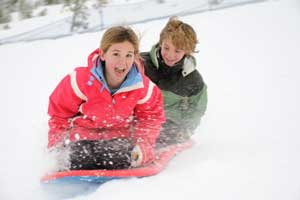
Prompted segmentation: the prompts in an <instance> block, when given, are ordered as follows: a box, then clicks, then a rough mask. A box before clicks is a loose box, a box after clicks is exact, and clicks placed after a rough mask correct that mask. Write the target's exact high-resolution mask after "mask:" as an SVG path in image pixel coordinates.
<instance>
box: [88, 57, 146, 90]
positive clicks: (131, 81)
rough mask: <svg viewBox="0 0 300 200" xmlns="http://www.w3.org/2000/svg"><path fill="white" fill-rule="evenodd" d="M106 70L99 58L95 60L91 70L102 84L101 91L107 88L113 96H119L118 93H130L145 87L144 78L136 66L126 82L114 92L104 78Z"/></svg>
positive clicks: (133, 66)
mask: <svg viewBox="0 0 300 200" xmlns="http://www.w3.org/2000/svg"><path fill="white" fill-rule="evenodd" d="M104 68H105V63H104V62H103V61H101V60H100V59H99V58H98V59H96V60H95V62H94V65H93V67H92V69H91V73H92V74H93V75H94V76H95V77H96V79H97V80H98V81H99V82H101V83H102V87H101V91H102V90H103V89H104V88H106V89H107V90H108V91H109V92H110V93H111V94H112V95H113V94H117V93H121V92H128V91H131V90H136V89H139V88H143V87H144V84H143V77H142V75H141V73H140V72H139V71H138V70H137V67H136V65H135V64H133V65H132V67H131V69H130V71H129V72H128V74H127V76H126V78H125V80H124V82H123V83H122V84H121V86H120V87H119V88H118V89H116V90H112V89H110V88H109V87H108V84H107V81H106V79H105V76H104Z"/></svg>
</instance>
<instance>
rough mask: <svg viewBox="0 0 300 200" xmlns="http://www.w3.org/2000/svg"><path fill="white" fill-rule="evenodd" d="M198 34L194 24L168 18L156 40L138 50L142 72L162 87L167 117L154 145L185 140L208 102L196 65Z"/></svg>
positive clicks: (192, 131) (194, 127)
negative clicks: (155, 42)
mask: <svg viewBox="0 0 300 200" xmlns="http://www.w3.org/2000/svg"><path fill="white" fill-rule="evenodd" d="M196 44H197V35H196V33H195V31H194V30H193V28H192V27H191V26H190V25H188V24H186V23H184V22H182V21H180V20H178V19H177V18H176V17H172V18H170V20H169V22H168V23H167V25H166V26H165V27H164V28H163V30H162V31H161V33H160V39H159V43H158V44H155V45H154V46H153V47H152V49H151V51H150V52H144V53H141V57H142V58H143V61H144V70H145V74H146V75H147V76H148V77H149V78H150V79H151V80H152V81H153V82H154V83H155V84H156V85H157V86H158V87H159V88H160V89H161V91H162V94H163V100H164V109H165V115H166V118H167V121H166V123H165V124H163V128H162V130H161V132H160V136H159V138H158V140H157V146H160V147H161V146H166V145H169V144H174V143H180V142H184V141H185V140H187V139H189V138H190V136H191V135H192V134H193V133H194V131H195V129H196V128H197V126H198V125H199V123H200V119H201V117H202V116H203V115H204V113H205V110H206V106H207V93H206V92H207V88H206V84H205V83H204V81H203V79H202V76H201V75H200V73H199V71H198V70H197V69H196V59H195V58H194V57H193V56H192V53H195V52H196V51H195V48H196Z"/></svg>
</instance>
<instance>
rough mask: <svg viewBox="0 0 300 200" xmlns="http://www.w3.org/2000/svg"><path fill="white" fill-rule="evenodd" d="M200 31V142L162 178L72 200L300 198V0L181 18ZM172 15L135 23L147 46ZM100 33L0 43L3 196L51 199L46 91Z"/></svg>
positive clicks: (120, 183)
mask: <svg viewBox="0 0 300 200" xmlns="http://www.w3.org/2000/svg"><path fill="white" fill-rule="evenodd" d="M181 19H182V20H184V21H185V22H187V23H190V24H191V25H193V26H194V27H195V29H196V31H197V33H198V36H199V45H198V50H199V53H198V54H196V55H195V56H196V57H197V60H198V66H199V67H198V68H199V70H200V72H201V73H202V75H203V77H204V79H205V81H206V83H207V85H208V97H209V100H208V110H207V113H206V115H205V117H204V118H203V120H202V124H201V125H200V127H199V129H198V130H197V133H196V135H195V136H194V140H195V141H196V145H195V146H194V147H193V148H192V149H190V150H187V151H185V152H183V153H181V154H179V155H178V156H177V157H176V158H174V159H173V160H172V161H171V162H170V163H169V165H168V167H167V169H166V170H164V171H163V172H162V173H160V174H159V175H157V176H153V177H148V178H141V179H137V178H133V179H127V180H114V181H111V182H108V183H106V184H104V185H101V186H100V187H96V188H94V189H93V191H92V192H90V193H88V194H85V195H84V196H75V197H73V198H71V199H74V200H75V199H76V200H80V199H82V200H83V199H84V200H99V199H105V200H110V199H114V200H115V199H120V198H122V199H123V200H127V199H128V200H132V199H143V200H148V199H149V200H150V199H151V200H153V199H172V200H177V199H178V200H179V199H180V200H182V199H197V200H198V199H207V200H209V199H212V200H221V199H224V200H225V199H226V200H227V199H231V200H232V199H234V200H235V199H236V200H240V199H243V200H247V199H249V200H252V199H256V200H277V199H278V200H282V199H289V200H298V199H300V181H299V180H300V171H299V168H300V159H299V151H300V135H299V133H300V127H299V113H300V105H299V102H300V94H299V85H300V79H299V73H300V68H299V66H300V60H299V52H300V38H299V35H300V26H299V20H300V2H299V1H298V0H285V1H283V0H277V1H267V2H264V3H258V4H251V5H247V6H241V7H234V8H229V9H225V10H218V11H212V12H207V13H202V14H195V15H190V16H186V17H182V18H181ZM166 21H167V19H163V20H157V21H152V22H148V23H141V24H137V25H135V26H134V29H135V30H137V31H138V32H139V33H140V34H141V35H142V40H141V42H142V44H141V50H142V51H146V50H149V49H150V47H151V45H152V44H153V43H155V42H156V41H157V40H158V35H159V31H160V30H161V28H162V27H163V26H164V25H165V23H166ZM101 34H102V33H89V34H80V35H74V36H72V37H65V38H62V39H57V40H41V41H35V42H27V43H15V44H8V45H2V46H0V58H1V70H2V73H0V81H1V84H0V91H1V92H2V95H1V96H2V98H1V99H0V103H1V105H2V115H1V117H0V121H1V127H2V131H1V132H2V134H1V136H2V137H1V140H0V163H1V167H0V177H1V178H0V199H5V200H19V199H31V200H40V199H47V198H48V197H49V196H48V194H47V193H45V192H44V190H43V188H42V186H41V185H40V182H39V179H40V177H41V176H42V175H43V174H44V173H45V172H46V171H47V170H49V169H51V167H53V165H54V163H53V161H52V159H51V157H49V156H48V155H47V154H46V143H47V120H48V116H47V104H48V97H49V95H50V93H51V92H52V90H53V89H54V88H55V86H56V85H57V84H58V82H59V81H60V80H61V79H62V77H63V76H64V75H66V74H67V73H69V72H71V70H72V69H73V68H74V67H76V66H79V65H85V64H86V57H87V55H88V54H89V53H90V52H91V51H92V50H94V49H95V48H97V47H98V45H99V40H100V38H101Z"/></svg>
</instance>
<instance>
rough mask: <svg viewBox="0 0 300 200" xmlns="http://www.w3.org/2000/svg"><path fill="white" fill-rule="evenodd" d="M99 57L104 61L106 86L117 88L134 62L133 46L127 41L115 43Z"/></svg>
mask: <svg viewBox="0 0 300 200" xmlns="http://www.w3.org/2000/svg"><path fill="white" fill-rule="evenodd" d="M101 59H102V60H103V61H105V70H104V75H105V78H106V81H107V84H108V86H109V87H110V88H111V89H117V88H119V87H120V85H121V84H122V82H123V81H124V80H125V78H126V75H127V73H128V72H129V70H130V69H131V66H132V64H133V62H134V47H133V45H132V44H131V43H130V42H128V41H124V42H121V43H115V44H113V45H111V46H110V47H109V48H108V50H107V51H106V52H105V53H103V54H102V55H101Z"/></svg>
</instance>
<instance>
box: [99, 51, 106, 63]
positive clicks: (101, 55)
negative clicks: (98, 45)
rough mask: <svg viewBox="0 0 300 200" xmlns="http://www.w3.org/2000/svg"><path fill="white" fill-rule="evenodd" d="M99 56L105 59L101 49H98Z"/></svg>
mask: <svg viewBox="0 0 300 200" xmlns="http://www.w3.org/2000/svg"><path fill="white" fill-rule="evenodd" d="M99 57H100V59H101V60H102V61H104V60H105V59H104V52H103V51H102V50H101V49H99Z"/></svg>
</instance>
